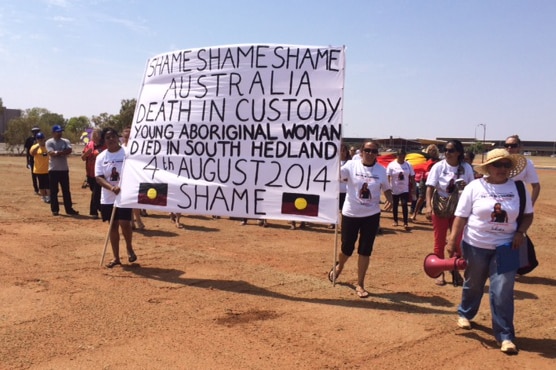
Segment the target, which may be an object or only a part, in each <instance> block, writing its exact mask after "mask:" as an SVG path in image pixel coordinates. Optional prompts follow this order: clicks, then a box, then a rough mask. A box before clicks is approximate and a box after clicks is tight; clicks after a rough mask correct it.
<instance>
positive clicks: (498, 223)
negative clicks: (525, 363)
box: [446, 149, 533, 353]
mask: <svg viewBox="0 0 556 370" xmlns="http://www.w3.org/2000/svg"><path fill="white" fill-rule="evenodd" d="M525 166H526V159H525V157H523V156H522V155H520V154H509V153H508V152H507V151H506V150H504V149H494V150H491V151H490V152H488V154H487V159H486V161H485V162H484V163H483V164H482V165H479V166H476V167H475V168H476V170H477V172H479V173H482V174H483V175H485V177H483V178H480V179H477V180H475V181H473V182H471V183H470V184H468V185H467V186H466V187H465V189H463V192H462V194H461V196H460V198H459V202H458V206H457V208H456V211H455V216H456V218H455V220H454V223H453V226H452V231H451V233H450V238H449V240H448V244H447V246H446V250H447V253H449V254H450V255H451V254H453V253H454V252H455V251H456V249H457V247H458V245H457V244H458V243H459V242H458V239H459V235H460V234H461V233H462V232H463V241H462V249H463V257H464V258H465V260H466V262H467V267H466V269H465V280H464V283H463V292H462V299H461V303H460V305H459V307H458V315H459V317H458V326H459V327H460V328H463V329H471V323H470V320H471V319H473V317H475V315H476V314H477V312H478V311H479V306H480V304H481V298H482V297H483V295H484V287H485V283H486V280H487V278H488V279H490V286H489V296H490V310H491V316H492V329H493V331H494V337H495V338H496V340H497V341H498V343H499V344H500V346H501V347H500V348H501V350H502V352H505V353H516V352H517V348H516V346H515V344H514V343H513V340H514V339H515V330H514V324H513V318H514V281H515V275H516V271H517V267H515V269H514V266H513V265H512V264H510V265H509V267H503V266H504V264H503V263H501V262H502V261H503V256H504V255H506V253H507V252H511V250H510V248H511V249H514V250H515V249H518V248H520V247H522V245H523V243H524V241H525V233H526V232H527V229H528V228H529V227H530V226H531V223H532V222H533V204H532V202H531V196H530V195H529V192H528V191H526V190H525V189H524V195H525V207H524V211H523V217H522V219H521V221H520V223H519V225H518V220H517V218H518V216H519V211H520V197H519V193H518V190H517V187H516V183H515V181H513V180H512V179H510V177H511V176H512V175H515V174H517V173H518V172H520V171H522V170H523V168H525ZM524 188H525V187H524ZM522 248H523V247H522ZM518 257H519V252H517V251H516V252H515V253H514V256H513V258H515V261H516V262H517V259H518Z"/></svg>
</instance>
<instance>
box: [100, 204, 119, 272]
mask: <svg viewBox="0 0 556 370" xmlns="http://www.w3.org/2000/svg"><path fill="white" fill-rule="evenodd" d="M115 215H116V206H115V205H113V206H112V214H111V215H110V225H109V226H108V233H107V234H106V239H105V240H104V249H103V250H102V256H101V257H100V267H102V264H103V262H104V256H105V255H106V248H107V247H108V241H109V240H110V230H112V225H113V223H114V216H115Z"/></svg>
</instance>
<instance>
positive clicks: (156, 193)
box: [137, 182, 168, 206]
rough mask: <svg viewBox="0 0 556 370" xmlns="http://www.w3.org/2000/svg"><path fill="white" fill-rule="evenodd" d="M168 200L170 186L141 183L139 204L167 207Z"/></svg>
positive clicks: (138, 196)
mask: <svg viewBox="0 0 556 370" xmlns="http://www.w3.org/2000/svg"><path fill="white" fill-rule="evenodd" d="M167 199H168V184H152V183H148V182H141V183H139V194H138V195H137V203H139V204H153V205H155V206H166V202H167Z"/></svg>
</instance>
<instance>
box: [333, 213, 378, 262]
mask: <svg viewBox="0 0 556 370" xmlns="http://www.w3.org/2000/svg"><path fill="white" fill-rule="evenodd" d="M379 224H380V212H379V213H377V214H374V215H372V216H367V217H349V216H345V215H342V253H343V254H344V255H346V256H351V255H352V254H353V251H354V249H355V243H356V242H357V238H359V245H358V247H357V254H359V255H361V256H367V257H368V256H370V255H371V253H372V252H373V244H374V242H375V237H376V234H377V233H378V228H379Z"/></svg>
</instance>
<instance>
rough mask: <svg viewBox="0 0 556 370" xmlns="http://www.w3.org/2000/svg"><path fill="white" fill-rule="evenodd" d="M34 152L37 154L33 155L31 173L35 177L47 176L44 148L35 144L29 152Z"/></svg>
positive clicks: (46, 155) (46, 159)
mask: <svg viewBox="0 0 556 370" xmlns="http://www.w3.org/2000/svg"><path fill="white" fill-rule="evenodd" d="M35 150H36V151H37V152H36V153H35V154H34V155H33V158H34V159H35V165H34V166H33V173H35V174H37V175H44V174H48V152H47V151H46V146H40V144H35V145H33V146H32V147H31V149H30V150H29V152H31V153H33V152H34V151H35Z"/></svg>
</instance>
